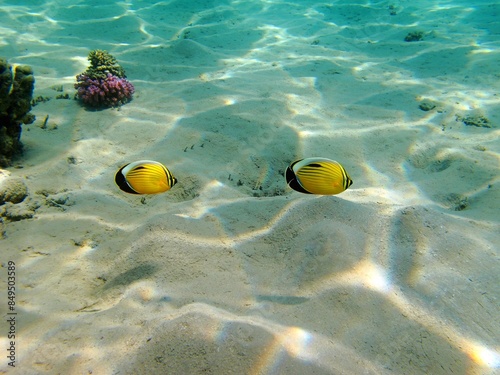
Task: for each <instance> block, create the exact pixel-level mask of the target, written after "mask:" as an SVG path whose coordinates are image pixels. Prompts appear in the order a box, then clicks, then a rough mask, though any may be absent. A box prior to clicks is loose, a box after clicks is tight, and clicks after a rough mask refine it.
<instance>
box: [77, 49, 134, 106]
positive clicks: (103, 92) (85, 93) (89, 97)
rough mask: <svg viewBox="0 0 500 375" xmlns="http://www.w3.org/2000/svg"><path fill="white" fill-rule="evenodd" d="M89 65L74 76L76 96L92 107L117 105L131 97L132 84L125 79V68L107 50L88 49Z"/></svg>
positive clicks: (132, 92)
mask: <svg viewBox="0 0 500 375" xmlns="http://www.w3.org/2000/svg"><path fill="white" fill-rule="evenodd" d="M88 60H89V61H90V66H89V67H88V68H87V70H85V71H84V72H83V73H81V74H79V75H77V76H76V83H75V88H76V89H77V93H76V97H77V98H78V99H80V100H81V101H82V103H83V104H84V105H86V106H89V107H94V108H107V107H108V108H109V107H118V106H120V105H122V104H125V103H126V102H128V101H130V100H131V99H132V96H133V94H134V86H133V85H132V84H131V83H130V82H129V81H128V80H127V78H126V75H125V70H124V69H123V68H122V67H121V66H120V65H119V64H118V63H117V61H116V59H115V58H114V57H113V56H111V55H110V54H109V53H108V52H106V51H102V50H93V51H90V53H89V55H88Z"/></svg>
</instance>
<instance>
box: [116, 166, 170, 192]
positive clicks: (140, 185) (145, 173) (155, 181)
mask: <svg viewBox="0 0 500 375" xmlns="http://www.w3.org/2000/svg"><path fill="white" fill-rule="evenodd" d="M115 182H116V184H117V185H118V187H119V188H120V189H121V190H123V191H124V192H126V193H130V194H159V193H163V192H165V191H168V190H170V188H171V187H172V186H174V185H175V184H176V183H177V179H176V178H175V177H174V176H173V175H172V173H170V171H169V170H168V169H167V168H166V167H165V166H164V165H163V164H161V163H158V162H157V161H153V160H139V161H136V162H133V163H129V164H127V165H124V166H123V167H121V168H120V169H119V170H118V172H116V175H115Z"/></svg>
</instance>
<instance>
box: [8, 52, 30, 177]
mask: <svg viewBox="0 0 500 375" xmlns="http://www.w3.org/2000/svg"><path fill="white" fill-rule="evenodd" d="M34 87H35V77H34V76H33V70H32V69H31V67H29V66H27V65H19V66H16V68H15V70H14V73H13V72H12V66H11V65H10V64H9V63H8V62H7V60H6V59H4V58H0V166H1V167H6V166H9V165H10V164H11V162H12V158H13V157H15V156H16V155H19V154H21V152H22V143H21V131H22V124H31V123H32V122H33V121H35V116H34V115H32V114H31V113H29V112H30V110H31V100H32V98H33V89H34Z"/></svg>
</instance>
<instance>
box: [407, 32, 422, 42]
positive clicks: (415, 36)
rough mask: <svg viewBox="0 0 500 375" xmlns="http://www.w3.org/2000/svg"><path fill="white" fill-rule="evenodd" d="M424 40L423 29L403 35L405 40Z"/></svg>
mask: <svg viewBox="0 0 500 375" xmlns="http://www.w3.org/2000/svg"><path fill="white" fill-rule="evenodd" d="M421 40H424V32H423V31H412V32H410V33H408V34H407V35H406V36H405V42H419V41H421Z"/></svg>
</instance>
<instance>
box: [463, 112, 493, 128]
mask: <svg viewBox="0 0 500 375" xmlns="http://www.w3.org/2000/svg"><path fill="white" fill-rule="evenodd" d="M456 118H457V120H458V121H462V122H463V123H464V124H465V125H467V126H475V127H478V128H491V123H490V120H488V119H487V118H486V117H484V116H481V115H476V116H465V117H462V116H459V115H456Z"/></svg>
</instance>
